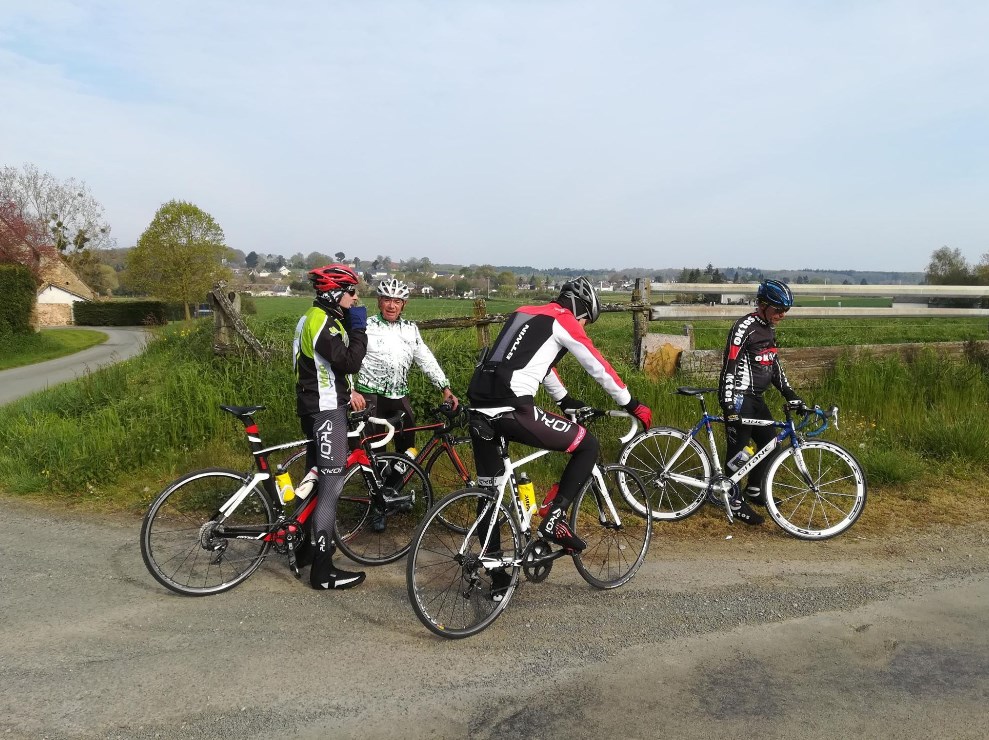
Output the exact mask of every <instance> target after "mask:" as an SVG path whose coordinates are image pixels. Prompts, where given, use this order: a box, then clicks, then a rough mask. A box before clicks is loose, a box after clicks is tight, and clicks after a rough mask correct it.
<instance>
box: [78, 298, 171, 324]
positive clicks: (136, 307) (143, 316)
mask: <svg viewBox="0 0 989 740" xmlns="http://www.w3.org/2000/svg"><path fill="white" fill-rule="evenodd" d="M74 310H75V317H76V324H77V325H78V326H159V325H162V324H166V323H168V309H167V306H166V305H165V304H164V303H162V302H161V301H101V302H99V303H81V302H80V303H76V305H75V309H74Z"/></svg>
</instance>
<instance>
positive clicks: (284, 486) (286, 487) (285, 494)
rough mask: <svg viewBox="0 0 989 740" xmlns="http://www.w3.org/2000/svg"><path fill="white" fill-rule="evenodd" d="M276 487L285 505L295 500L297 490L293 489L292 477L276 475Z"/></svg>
mask: <svg viewBox="0 0 989 740" xmlns="http://www.w3.org/2000/svg"><path fill="white" fill-rule="evenodd" d="M275 486H276V487H277V488H278V497H279V498H280V499H281V500H282V503H283V504H287V503H288V502H289V501H291V500H292V499H294V498H295V489H294V488H292V476H290V475H289V474H288V473H282V474H281V475H276V476H275Z"/></svg>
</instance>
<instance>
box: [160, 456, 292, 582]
mask: <svg viewBox="0 0 989 740" xmlns="http://www.w3.org/2000/svg"><path fill="white" fill-rule="evenodd" d="M249 481H250V477H249V476H244V475H243V474H242V473H238V472H236V471H234V470H226V469H223V468H209V469H208V470H197V471H195V472H193V473H188V474H186V475H183V476H182V477H181V478H179V479H177V480H175V481H174V482H172V483H171V484H170V485H169V486H168V488H166V489H165V490H164V491H162V492H161V493H160V494H159V495H158V498H156V499H155V500H154V502H152V504H151V506H150V507H149V508H148V512H147V514H145V515H144V522H143V524H142V525H141V557H142V558H144V564H145V565H146V566H147V568H148V571H149V572H150V573H151V575H152V576H154V579H155V580H156V581H158V583H160V584H161V585H162V586H164V587H165V588H168V589H171V590H172V591H175V592H176V593H180V594H184V595H186V596H207V595H209V594H218V593H221V592H223V591H227V590H229V589H231V588H233V587H234V586H236V585H237V584H239V583H241V582H243V581H244V580H246V579H247V577H248V576H250V575H251V574H252V573H253V572H254V571H255V570H257V568H258V566H259V565H261V562H262V561H263V560H264V557H265V555H266V554H267V553H268V549H269V548H270V547H271V537H270V531H271V525H272V524H273V523H274V521H275V513H274V509H273V507H272V505H271V501H270V500H269V499H268V496H267V494H266V493H265V492H264V491H263V490H262V489H261V488H260V487H258V486H254V487H252V488H251V489H250V490H249V491H248V492H247V495H246V497H245V498H244V499H243V501H241V503H240V504H239V505H238V506H237V508H236V509H234V510H233V511H231V512H229V513H228V515H227V517H226V518H225V519H224V520H223V521H222V522H220V521H219V520H220V518H221V515H220V506H222V505H223V504H225V503H226V502H227V501H229V500H230V499H231V498H232V497H233V495H234V494H235V493H237V492H238V491H239V490H241V489H242V488H243V487H244V486H245V485H246V484H247V483H248V482H249Z"/></svg>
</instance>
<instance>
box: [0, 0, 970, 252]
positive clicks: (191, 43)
mask: <svg viewBox="0 0 989 740" xmlns="http://www.w3.org/2000/svg"><path fill="white" fill-rule="evenodd" d="M987 37H989V3H986V2H984V0H975V1H972V2H953V1H952V0H939V1H938V2H931V1H928V0H919V1H916V2H913V1H908V0H901V1H898V2H872V1H870V0H854V1H846V0H806V1H805V2H792V0H788V1H778V2H773V1H766V2H748V1H746V0H736V1H724V2H722V1H720V0H708V2H702V3H697V2H686V1H683V0H681V1H680V2H665V1H663V0H392V1H388V0H351V1H349V2H343V1H336V0H291V1H290V2H273V1H270V0H265V1H261V0H236V1H235V2H234V1H228V0H209V1H208V2H203V0H169V1H168V2H152V1H150V0H33V1H32V2H24V0H0V96H2V97H0V100H2V113H0V142H2V143H0V153H2V154H0V165H11V166H21V165H23V164H25V163H32V164H34V165H36V166H37V167H39V168H40V169H42V170H45V171H48V172H50V173H51V174H53V175H54V176H55V177H57V178H59V179H63V180H64V179H68V178H76V179H77V180H83V181H85V183H86V184H87V185H88V187H89V189H90V191H91V193H92V195H93V196H94V198H95V199H96V200H97V201H99V202H100V203H101V204H102V205H103V207H104V209H105V212H106V216H107V220H108V221H109V223H110V225H111V228H112V234H113V235H114V237H115V238H116V241H117V246H121V247H127V246H132V245H133V244H134V243H135V242H136V240H137V238H138V237H139V236H140V234H141V232H142V231H143V230H144V229H145V228H146V227H147V226H148V224H149V223H150V221H151V219H152V218H153V217H154V214H155V211H156V210H157V209H158V208H159V207H160V206H161V205H162V204H163V203H165V202H167V201H169V200H173V199H178V200H185V201H189V202H192V203H194V204H196V205H197V206H199V207H200V208H202V209H203V210H205V211H207V212H208V213H210V214H211V215H212V216H213V217H214V218H215V219H216V220H217V222H218V223H219V224H220V226H221V227H222V228H223V230H224V232H225V234H226V239H227V243H228V245H229V246H231V247H235V248H237V249H240V250H242V251H244V252H250V251H257V252H264V253H271V254H284V255H286V256H288V255H292V254H294V253H297V252H302V253H303V254H308V253H310V252H313V251H319V252H323V253H327V254H333V253H335V252H338V251H342V252H344V253H345V254H346V255H347V256H348V257H354V256H356V257H361V258H362V259H365V260H372V259H374V258H375V257H377V256H389V257H391V258H392V259H395V260H401V259H408V258H410V257H416V258H421V257H429V259H431V260H432V261H433V262H434V263H456V264H472V263H476V264H483V263H490V264H495V265H529V266H532V267H536V268H552V267H575V268H581V267H587V268H595V269H600V268H614V269H622V268H631V267H649V268H667V267H684V266H687V267H695V266H697V267H703V266H705V265H707V264H708V263H711V264H714V265H715V266H724V267H732V266H754V267H761V268H767V269H800V268H818V269H855V270H896V271H923V270H924V268H925V267H926V265H927V263H928V261H929V258H930V255H931V253H932V252H933V251H934V250H935V249H937V248H939V247H941V246H945V245H947V246H949V247H951V248H958V249H960V250H961V252H962V253H963V255H965V257H966V258H967V259H969V260H970V261H971V262H972V263H973V264H974V263H975V262H977V261H979V259H980V258H981V256H982V255H983V254H985V253H989V239H987V230H989V229H987V227H989V207H987V206H989V44H987V43H986V41H985V40H986V38H987Z"/></svg>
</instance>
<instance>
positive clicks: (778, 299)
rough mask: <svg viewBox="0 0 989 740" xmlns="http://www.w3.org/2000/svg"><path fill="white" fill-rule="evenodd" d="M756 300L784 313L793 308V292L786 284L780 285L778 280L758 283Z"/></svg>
mask: <svg viewBox="0 0 989 740" xmlns="http://www.w3.org/2000/svg"><path fill="white" fill-rule="evenodd" d="M756 298H757V299H758V300H760V301H762V302H763V303H768V304H769V305H770V306H773V307H774V308H781V309H783V310H784V311H789V310H790V309H791V308H793V292H792V291H791V290H790V288H789V287H788V286H787V284H786V283H781V282H780V281H779V280H763V281H762V282H761V283H759V290H758V291H757V292H756Z"/></svg>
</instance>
